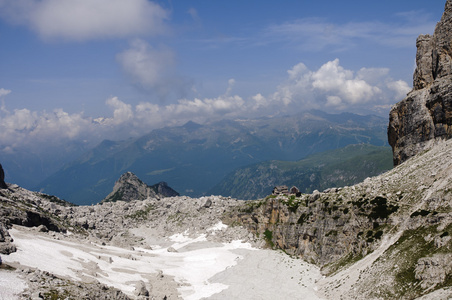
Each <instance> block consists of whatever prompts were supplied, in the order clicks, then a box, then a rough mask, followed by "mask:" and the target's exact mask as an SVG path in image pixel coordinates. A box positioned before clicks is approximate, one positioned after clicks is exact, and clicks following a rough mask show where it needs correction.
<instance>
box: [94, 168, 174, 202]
mask: <svg viewBox="0 0 452 300" xmlns="http://www.w3.org/2000/svg"><path fill="white" fill-rule="evenodd" d="M174 196H179V193H178V192H176V191H175V190H173V189H172V188H170V187H169V186H168V184H167V183H166V182H159V183H157V184H155V185H153V186H149V185H147V184H146V183H144V182H143V181H141V180H140V179H139V178H138V177H137V176H136V175H135V174H133V173H132V172H126V173H124V174H122V175H121V177H120V178H119V179H118V180H117V181H116V182H115V185H114V187H113V191H112V192H111V193H110V194H108V195H107V197H105V199H104V200H102V202H115V201H118V200H121V201H131V200H144V199H147V198H157V199H159V198H163V197H174Z"/></svg>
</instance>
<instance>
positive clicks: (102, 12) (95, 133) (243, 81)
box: [0, 0, 445, 151]
mask: <svg viewBox="0 0 452 300" xmlns="http://www.w3.org/2000/svg"><path fill="white" fill-rule="evenodd" d="M444 4H445V0H430V1H425V0H419V1H417V0H409V1H408V0H399V1H397V0H391V1H387V0H382V1H355V0H343V1H301V0H299V1H278V2H277V1H265V0H264V1H263V0H261V1H213V0H210V1H207V0H204V1H188V0H187V1H181V0H179V1H156V2H152V1H148V0H78V1H74V0H40V1H38V0H0V44H1V45H2V46H1V47H0V101H1V110H0V117H1V119H0V131H1V133H0V140H1V142H0V151H13V150H14V148H15V147H24V146H27V145H30V143H32V142H33V143H34V142H36V141H46V142H47V143H48V142H52V141H53V140H56V139H59V140H61V141H64V140H73V139H81V140H87V141H93V143H94V141H98V140H99V139H103V138H105V137H108V138H111V139H119V138H125V137H127V136H136V135H140V134H143V133H145V132H148V131H150V130H151V129H153V128H157V127H162V126H168V125H173V124H182V123H184V122H186V121H188V120H190V119H191V120H194V121H198V122H205V121H208V120H215V119H219V118H243V117H250V116H251V117H253V116H264V115H277V114H287V113H294V112H298V111H304V110H308V109H322V110H325V111H328V112H332V113H340V112H344V111H348V112H354V113H360V114H369V113H372V114H377V115H382V116H387V114H388V111H389V108H390V106H391V105H392V104H394V103H396V102H398V101H399V100H401V99H402V98H403V97H404V95H405V94H406V93H407V92H408V91H409V90H410V89H411V84H412V82H411V81H412V74H413V71H414V67H415V53H416V47H415V41H416V37H417V36H418V35H419V34H432V33H433V30H434V26H435V24H436V22H438V21H439V20H440V18H441V15H442V12H443V9H444Z"/></svg>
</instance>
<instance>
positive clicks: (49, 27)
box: [0, 0, 169, 40]
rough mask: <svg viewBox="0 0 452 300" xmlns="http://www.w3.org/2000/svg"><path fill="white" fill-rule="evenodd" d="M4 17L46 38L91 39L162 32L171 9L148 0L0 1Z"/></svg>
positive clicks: (1, 14) (0, 11) (165, 27)
mask: <svg viewBox="0 0 452 300" xmlns="http://www.w3.org/2000/svg"><path fill="white" fill-rule="evenodd" d="M0 16H1V17H2V18H5V19H7V20H9V21H10V22H12V23H15V24H22V25H26V26H28V27H30V29H32V30H34V31H36V32H37V33H38V34H39V35H40V36H42V37H43V38H63V39H68V40H89V39H96V38H116V37H130V36H136V35H149V34H151V35H152V34H162V33H164V32H166V31H167V30H168V28H167V26H166V23H165V21H166V20H167V19H168V17H169V12H168V11H166V10H165V9H163V8H162V7H161V6H159V5H158V4H156V3H154V2H150V1H148V0H127V1H124V0H77V1H73V0H40V1H39V0H0Z"/></svg>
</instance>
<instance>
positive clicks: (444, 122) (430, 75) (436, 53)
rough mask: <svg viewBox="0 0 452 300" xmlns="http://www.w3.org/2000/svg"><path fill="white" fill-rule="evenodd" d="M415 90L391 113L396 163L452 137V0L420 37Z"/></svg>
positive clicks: (391, 142)
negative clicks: (428, 32) (431, 31)
mask: <svg viewBox="0 0 452 300" xmlns="http://www.w3.org/2000/svg"><path fill="white" fill-rule="evenodd" d="M416 47H417V54H416V64H417V67H416V70H415V72H414V75H413V90H412V91H411V92H410V93H409V94H408V95H407V97H406V98H405V99H403V100H402V101H400V102H399V103H397V104H396V105H395V106H394V107H393V108H392V110H391V112H390V114H389V127H388V140H389V144H390V145H391V146H392V149H393V154H394V155H393V159H394V165H398V164H400V163H402V162H404V161H405V160H407V159H408V158H410V157H412V156H414V155H416V154H418V153H420V152H422V151H424V150H426V149H428V148H430V146H431V145H432V144H434V143H435V141H436V140H438V139H449V138H451V137H452V0H447V2H446V6H445V11H444V14H443V16H442V18H441V21H440V22H439V23H438V24H437V25H436V28H435V32H434V34H433V36H430V35H420V36H419V37H418V39H417V41H416Z"/></svg>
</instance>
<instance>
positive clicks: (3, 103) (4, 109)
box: [0, 88, 11, 111]
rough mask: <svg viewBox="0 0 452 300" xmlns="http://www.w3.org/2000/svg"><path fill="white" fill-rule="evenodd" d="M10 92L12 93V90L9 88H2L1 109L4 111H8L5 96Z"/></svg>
mask: <svg viewBox="0 0 452 300" xmlns="http://www.w3.org/2000/svg"><path fill="white" fill-rule="evenodd" d="M9 93H11V90H7V89H4V88H1V89H0V110H2V111H6V108H5V100H4V98H5V96H6V95H8V94H9Z"/></svg>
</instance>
